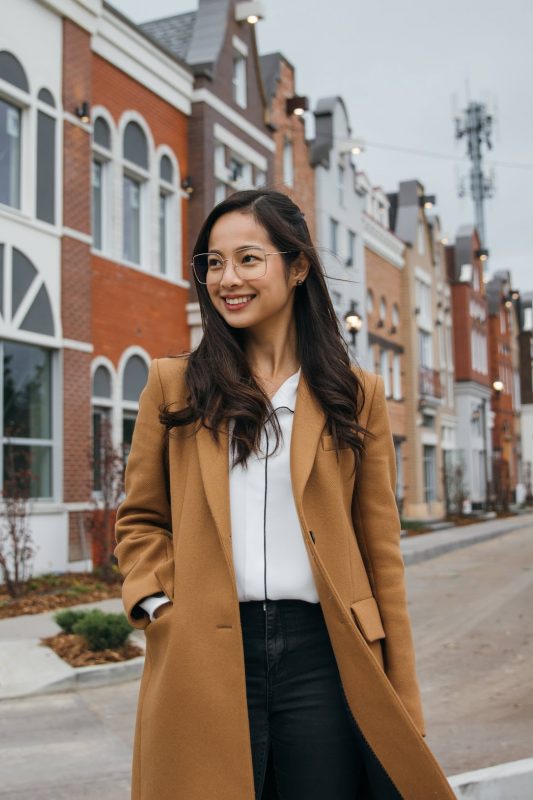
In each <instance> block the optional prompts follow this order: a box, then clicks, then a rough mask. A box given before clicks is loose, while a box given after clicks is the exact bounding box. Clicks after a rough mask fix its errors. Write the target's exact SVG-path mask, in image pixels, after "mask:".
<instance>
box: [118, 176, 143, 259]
mask: <svg viewBox="0 0 533 800" xmlns="http://www.w3.org/2000/svg"><path fill="white" fill-rule="evenodd" d="M122 196H123V225H122V234H123V251H122V254H123V256H124V258H125V259H126V261H131V262H133V263H134V264H140V263H141V182H140V181H138V180H135V178H132V177H130V176H129V175H124V178H123V193H122Z"/></svg>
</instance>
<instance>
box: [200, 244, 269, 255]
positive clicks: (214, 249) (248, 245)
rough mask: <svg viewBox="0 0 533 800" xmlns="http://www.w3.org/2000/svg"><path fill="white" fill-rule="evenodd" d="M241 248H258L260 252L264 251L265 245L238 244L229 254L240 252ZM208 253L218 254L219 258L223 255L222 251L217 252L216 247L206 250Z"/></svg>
mask: <svg viewBox="0 0 533 800" xmlns="http://www.w3.org/2000/svg"><path fill="white" fill-rule="evenodd" d="M243 247H260V248H261V249H262V250H265V245H263V244H257V243H256V244H240V245H239V246H238V247H235V248H234V250H232V251H231V252H232V253H233V252H234V251H235V250H241V249H242V248H243ZM208 252H209V253H218V255H220V256H223V255H224V253H223V252H222V250H217V248H216V247H211V248H210V249H209V250H208Z"/></svg>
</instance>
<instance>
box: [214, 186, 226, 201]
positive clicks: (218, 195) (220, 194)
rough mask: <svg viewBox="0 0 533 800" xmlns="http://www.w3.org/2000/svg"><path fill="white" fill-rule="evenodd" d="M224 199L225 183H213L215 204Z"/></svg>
mask: <svg viewBox="0 0 533 800" xmlns="http://www.w3.org/2000/svg"><path fill="white" fill-rule="evenodd" d="M225 199H226V184H225V183H222V182H221V181H217V182H216V183H215V204H217V203H221V202H222V201H223V200H225Z"/></svg>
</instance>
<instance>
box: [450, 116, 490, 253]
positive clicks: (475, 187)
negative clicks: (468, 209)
mask: <svg viewBox="0 0 533 800" xmlns="http://www.w3.org/2000/svg"><path fill="white" fill-rule="evenodd" d="M492 123H493V117H492V115H491V114H489V113H488V112H487V106H486V105H485V104H484V103H476V102H475V101H473V102H470V103H469V104H468V106H467V107H466V109H465V110H464V111H463V113H462V116H460V117H456V118H455V138H456V139H462V137H463V136H466V137H467V142H468V157H469V159H470V161H471V162H472V168H471V170H470V194H471V195H472V198H473V200H474V211H475V219H476V228H477V230H478V233H479V238H480V239H481V247H482V248H485V249H486V247H487V240H486V235H485V215H484V211H483V203H484V201H485V200H486V199H488V198H489V197H492V196H493V194H494V178H493V176H490V177H487V176H486V175H484V174H483V165H482V152H481V146H482V144H483V141H485V144H486V145H487V147H488V148H489V150H492V143H491V140H490V136H491V132H492ZM466 194H467V190H466V188H465V186H464V180H463V181H461V183H460V185H459V197H464V196H465V195H466Z"/></svg>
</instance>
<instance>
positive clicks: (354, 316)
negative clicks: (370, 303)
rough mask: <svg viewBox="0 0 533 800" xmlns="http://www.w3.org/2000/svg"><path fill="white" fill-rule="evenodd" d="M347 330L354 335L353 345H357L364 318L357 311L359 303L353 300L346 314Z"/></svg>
mask: <svg viewBox="0 0 533 800" xmlns="http://www.w3.org/2000/svg"><path fill="white" fill-rule="evenodd" d="M344 322H345V326H346V330H347V331H348V333H349V334H350V335H351V337H352V345H353V346H354V347H355V339H356V336H357V334H358V333H359V331H360V330H361V328H362V325H363V318H362V317H361V315H360V314H359V313H358V311H357V303H356V302H355V300H352V301H351V303H350V309H349V311H348V312H347V313H346V314H345V315H344Z"/></svg>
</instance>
